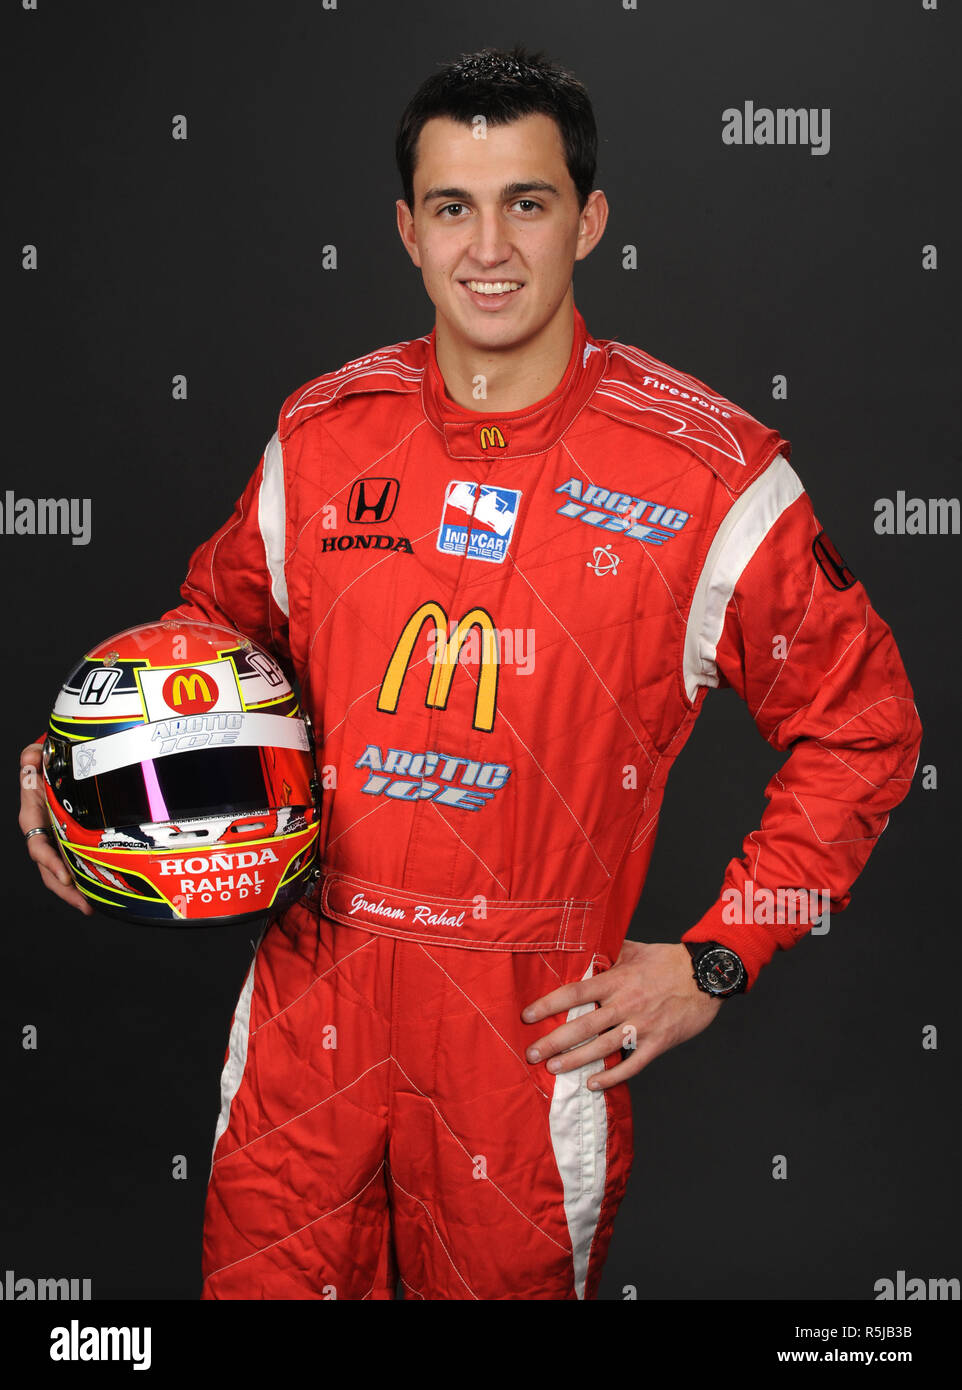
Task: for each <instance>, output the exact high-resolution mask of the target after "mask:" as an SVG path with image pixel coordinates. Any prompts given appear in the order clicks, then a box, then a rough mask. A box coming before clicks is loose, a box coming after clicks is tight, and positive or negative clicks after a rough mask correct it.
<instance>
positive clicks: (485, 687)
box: [377, 600, 498, 733]
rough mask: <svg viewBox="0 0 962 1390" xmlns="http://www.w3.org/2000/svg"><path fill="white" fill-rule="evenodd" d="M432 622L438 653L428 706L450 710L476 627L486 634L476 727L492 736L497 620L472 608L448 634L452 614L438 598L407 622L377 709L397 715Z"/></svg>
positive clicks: (382, 684)
mask: <svg viewBox="0 0 962 1390" xmlns="http://www.w3.org/2000/svg"><path fill="white" fill-rule="evenodd" d="M428 621H431V622H433V623H434V630H435V632H434V636H435V641H434V653H433V655H432V658H431V675H430V677H429V678H428V688H427V694H426V696H425V701H424V703H425V704H426V705H427V706H428V708H429V709H445V708H447V703H448V696H449V694H450V693H451V681H452V679H453V677H454V670H455V667H456V666H457V662H458V657H459V656H460V654H461V648H462V647H463V646H464V643H465V641H466V640H467V636H468V633H469V632H470V631H471V629H472V628H477V629H478V630H479V632H480V634H481V657H480V664H481V669H480V672H479V674H478V688H477V693H476V695H475V698H474V718H473V720H472V721H471V722H472V725H473V727H474V728H475V729H482V730H484V731H485V732H487V733H490V732H491V730H492V728H493V727H494V716H495V712H496V708H497V701H498V634H497V629H496V627H495V625H494V619H493V618H492V617H491V614H490V613H489V612H488V611H487V609H485V608H472V609H470V610H469V611H468V612H467V613H465V615H464V617H463V618H461V619H460V621H459V622H458V624H457V626H456V627H455V629H454V631H453V632H452V633H451V635H450V636H448V632H447V629H448V615H447V613H446V612H445V611H444V609H443V608H442V606H441V605H440V603H435V602H434V601H433V600H429V601H428V602H427V603H422V604H421V606H420V608H416V609H415V610H414V612H413V613H412V614H411V616H410V618H408V620H407V622H406V623H405V624H404V627H403V628H402V630H401V635H400V637H399V638H398V640H397V645H396V646H395V648H394V651H393V652H392V653H391V659H390V661H389V662H388V665H387V670H386V671H385V673H384V679H383V680H382V681H381V688H380V690H379V692H378V697H377V707H378V709H379V710H381V711H382V713H384V714H396V713H397V707H398V700H399V699H400V696H401V686H402V685H403V683H404V677H405V676H406V675H407V671H408V666H409V665H410V662H411V655H412V653H413V651H414V644H415V642H416V641H417V639H418V636H419V634H420V632H421V629H422V628H423V626H424V624H425V623H426V622H428Z"/></svg>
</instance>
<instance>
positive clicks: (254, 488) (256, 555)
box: [163, 435, 290, 662]
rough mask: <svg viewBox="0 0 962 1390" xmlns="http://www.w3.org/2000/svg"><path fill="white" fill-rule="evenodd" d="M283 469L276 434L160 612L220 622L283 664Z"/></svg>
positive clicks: (285, 650) (285, 638) (285, 622)
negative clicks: (175, 597) (177, 598)
mask: <svg viewBox="0 0 962 1390" xmlns="http://www.w3.org/2000/svg"><path fill="white" fill-rule="evenodd" d="M283 468H284V465H283V456H282V452H281V445H280V443H279V441H278V438H277V436H276V435H274V436H273V438H272V439H271V440H270V442H269V443H268V445H267V448H266V449H265V450H264V454H263V456H262V458H261V461H260V463H259V464H258V465H257V469H256V471H255V473H254V475H253V477H252V478H251V480H250V482H249V483H248V484H247V487H246V488H245V489H244V491H243V493H242V494H241V496H240V497H239V498H238V500H237V504H236V506H235V507H234V511H233V514H232V515H231V516H230V518H229V519H228V520H227V521H225V523H224V525H223V526H222V527H221V528H220V530H219V531H217V532H215V534H214V535H213V536H211V538H210V540H208V541H205V542H204V543H203V545H200V546H198V548H197V549H196V550H195V551H194V553H193V555H192V556H191V559H190V567H189V569H188V572H187V578H186V579H185V580H184V582H183V584H182V585H181V588H180V593H181V597H182V599H183V602H182V603H180V604H178V605H177V607H176V608H171V609H170V610H169V611H168V612H166V613H165V614H164V615H163V616H164V617H165V618H178V617H179V618H188V619H192V620H194V621H198V622H213V623H223V624H225V625H226V626H227V627H232V628H235V629H236V630H237V631H239V632H242V633H244V634H245V635H246V636H248V637H251V638H253V640H254V641H255V642H259V643H260V644H261V646H264V647H267V648H268V650H270V651H272V652H273V653H275V655H277V656H278V657H279V658H280V659H281V660H282V661H283V662H288V661H289V660H290V646H289V640H288V613H287V586H286V581H285V577H284V557H285V550H286V518H285V499H284V471H283Z"/></svg>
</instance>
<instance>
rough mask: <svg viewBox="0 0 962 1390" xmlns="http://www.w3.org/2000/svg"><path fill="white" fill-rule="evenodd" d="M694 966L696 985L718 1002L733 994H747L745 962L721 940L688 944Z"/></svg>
mask: <svg viewBox="0 0 962 1390" xmlns="http://www.w3.org/2000/svg"><path fill="white" fill-rule="evenodd" d="M684 944H685V945H686V946H687V947H688V951H689V954H690V955H691V963H692V966H693V970H692V977H693V979H694V981H695V984H696V985H697V986H698V988H699V989H700V990H702V991H703V992H704V993H705V994H711V995H712V996H713V997H714V998H715V999H727V998H728V996H729V995H730V994H743V993H744V991H745V986H746V984H747V983H748V972H747V971H746V969H745V967H744V965H742V962H741V959H740V958H739V957H738V956H737V955H736V954H735V952H734V951H733V950H732V949H731V947H729V946H722V945H721V944H720V942H718V941H686V942H685V943H684Z"/></svg>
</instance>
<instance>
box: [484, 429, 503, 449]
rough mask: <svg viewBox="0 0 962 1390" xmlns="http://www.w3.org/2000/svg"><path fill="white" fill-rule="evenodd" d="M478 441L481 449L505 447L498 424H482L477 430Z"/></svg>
mask: <svg viewBox="0 0 962 1390" xmlns="http://www.w3.org/2000/svg"><path fill="white" fill-rule="evenodd" d="M478 443H479V444H480V445H481V448H482V449H506V448H507V447H508V441H507V440H506V439H505V437H504V435H503V434H502V432H501V429H500V428H499V426H498V425H482V426H481V428H480V430H479V432H478Z"/></svg>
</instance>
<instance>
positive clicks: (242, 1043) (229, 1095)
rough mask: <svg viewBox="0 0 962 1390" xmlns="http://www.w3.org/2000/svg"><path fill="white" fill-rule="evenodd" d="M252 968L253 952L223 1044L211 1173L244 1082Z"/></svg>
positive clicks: (254, 964)
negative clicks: (228, 1032)
mask: <svg viewBox="0 0 962 1390" xmlns="http://www.w3.org/2000/svg"><path fill="white" fill-rule="evenodd" d="M263 935H264V933H263V932H261V935H260V938H258V942H257V945H258V946H260V943H261V939H262V938H263ZM256 965H257V951H256V950H255V952H254V959H253V960H252V961H251V965H250V969H249V970H248V972H247V979H246V980H245V981H244V988H243V989H242V990H241V992H240V998H239V999H238V1000H237V1007H236V1008H235V1010H234V1022H233V1023H232V1024H231V1030H230V1041H229V1042H228V1044H227V1060H226V1062H225V1063H224V1070H223V1071H222V1072H221V1074H220V1114H219V1115H218V1117H217V1128H216V1129H215V1130H214V1147H213V1148H212V1149H211V1154H210V1171H211V1172H213V1171H214V1154H215V1153H216V1151H217V1145H218V1144H219V1143H220V1139H221V1135H222V1134H224V1133H225V1131H226V1129H227V1126H228V1124H229V1123H230V1108H231V1105H232V1104H233V1102H234V1097H235V1096H236V1095H237V1092H238V1091H239V1090H240V1084H241V1082H242V1081H243V1079H244V1068H245V1067H246V1066H247V1039H248V1037H249V1034H250V1022H251V999H252V997H253V994H254V969H255V967H256Z"/></svg>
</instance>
